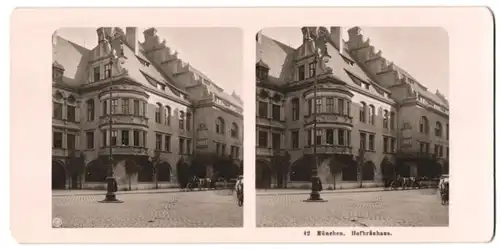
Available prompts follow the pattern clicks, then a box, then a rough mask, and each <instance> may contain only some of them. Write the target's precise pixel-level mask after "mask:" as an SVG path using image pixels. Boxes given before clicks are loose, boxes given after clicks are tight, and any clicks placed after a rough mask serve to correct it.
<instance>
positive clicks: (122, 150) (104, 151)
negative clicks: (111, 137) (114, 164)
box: [99, 145, 148, 155]
mask: <svg viewBox="0 0 500 249" xmlns="http://www.w3.org/2000/svg"><path fill="white" fill-rule="evenodd" d="M112 153H113V155H147V154H148V149H147V148H144V147H136V146H123V145H117V146H113V152H112ZM99 154H100V155H109V147H102V148H101V149H100V151H99Z"/></svg>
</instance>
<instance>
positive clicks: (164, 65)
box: [140, 28, 241, 107]
mask: <svg viewBox="0 0 500 249" xmlns="http://www.w3.org/2000/svg"><path fill="white" fill-rule="evenodd" d="M140 46H141V49H140V50H141V51H143V53H144V56H145V57H146V58H150V59H151V61H153V62H154V63H155V64H157V65H159V67H160V70H161V72H163V73H164V74H166V75H167V77H169V78H172V79H174V81H175V84H176V86H177V87H179V88H183V89H186V90H187V89H189V88H193V87H198V86H205V87H206V90H207V91H208V92H210V93H213V94H215V95H217V96H218V97H219V98H221V99H224V100H226V101H228V102H230V103H231V104H233V105H235V106H237V107H241V104H240V103H239V101H238V100H237V99H235V98H234V97H233V96H231V95H230V94H227V93H226V92H224V89H222V88H221V87H219V86H218V85H217V84H215V83H214V82H213V81H212V80H211V79H210V78H209V77H208V76H207V75H205V74H204V73H202V72H201V71H200V70H198V69H197V68H195V67H194V66H192V65H191V64H190V63H187V62H185V61H183V60H182V59H181V58H180V56H179V53H178V52H177V51H175V50H173V49H172V48H170V47H168V46H167V45H166V40H165V39H162V40H161V39H160V37H159V36H158V32H157V30H156V29H155V28H149V29H146V30H145V31H144V42H143V43H141V44H140Z"/></svg>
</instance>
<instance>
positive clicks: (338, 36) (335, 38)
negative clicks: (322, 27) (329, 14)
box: [330, 27, 344, 53]
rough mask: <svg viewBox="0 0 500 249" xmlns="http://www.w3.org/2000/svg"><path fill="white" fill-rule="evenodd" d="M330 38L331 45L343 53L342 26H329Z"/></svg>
mask: <svg viewBox="0 0 500 249" xmlns="http://www.w3.org/2000/svg"><path fill="white" fill-rule="evenodd" d="M330 40H331V41H332V43H333V45H334V46H335V47H336V48H337V49H338V50H339V52H340V53H343V52H344V51H343V49H344V48H343V45H344V41H343V40H342V28H341V27H330Z"/></svg>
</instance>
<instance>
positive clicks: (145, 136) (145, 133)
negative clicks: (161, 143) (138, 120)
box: [142, 131, 148, 147]
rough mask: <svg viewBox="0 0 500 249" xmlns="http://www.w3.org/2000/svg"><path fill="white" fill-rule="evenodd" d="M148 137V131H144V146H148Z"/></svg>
mask: <svg viewBox="0 0 500 249" xmlns="http://www.w3.org/2000/svg"><path fill="white" fill-rule="evenodd" d="M147 138H148V133H147V132H145V131H144V132H142V147H146V146H147V142H146V140H147Z"/></svg>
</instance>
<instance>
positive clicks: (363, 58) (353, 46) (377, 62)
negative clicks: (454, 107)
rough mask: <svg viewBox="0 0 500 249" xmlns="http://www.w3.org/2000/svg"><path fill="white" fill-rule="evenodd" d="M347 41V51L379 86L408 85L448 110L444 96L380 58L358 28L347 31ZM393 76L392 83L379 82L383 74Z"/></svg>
mask: <svg viewBox="0 0 500 249" xmlns="http://www.w3.org/2000/svg"><path fill="white" fill-rule="evenodd" d="M348 33H349V41H348V42H347V43H346V45H347V46H348V51H349V53H351V54H352V55H353V57H354V58H355V59H356V61H358V62H359V63H362V64H364V69H365V70H366V71H368V72H369V73H371V74H372V75H375V77H377V76H378V77H377V78H378V81H379V82H380V83H381V84H384V86H385V87H391V86H393V85H405V84H406V85H409V86H410V87H411V89H412V91H415V92H416V93H418V94H420V95H421V96H423V97H425V98H427V99H430V100H431V101H433V102H435V103H436V104H438V105H441V106H444V107H446V108H448V107H449V106H448V100H447V99H446V98H445V97H444V95H442V94H440V93H439V90H438V91H437V93H439V94H437V93H436V94H433V93H431V92H429V91H427V87H425V86H424V85H423V84H421V83H420V82H419V81H418V80H417V79H415V78H414V77H413V76H412V75H411V74H410V73H408V72H407V71H406V70H404V69H403V68H401V67H400V66H398V65H396V64H395V63H394V62H391V61H389V60H388V59H386V58H384V57H383V56H382V51H381V50H378V51H377V52H375V51H376V48H375V47H374V46H372V45H371V43H370V38H365V37H364V36H363V33H362V30H361V28H359V27H353V28H350V29H349V30H348ZM389 73H392V74H394V76H395V77H394V80H393V82H387V81H385V80H380V78H381V77H380V75H383V74H389Z"/></svg>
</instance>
